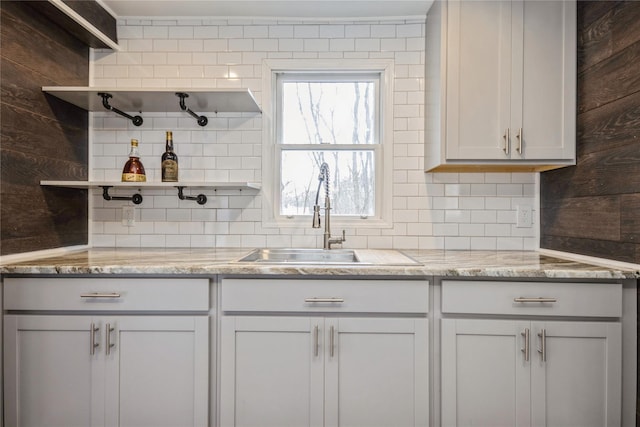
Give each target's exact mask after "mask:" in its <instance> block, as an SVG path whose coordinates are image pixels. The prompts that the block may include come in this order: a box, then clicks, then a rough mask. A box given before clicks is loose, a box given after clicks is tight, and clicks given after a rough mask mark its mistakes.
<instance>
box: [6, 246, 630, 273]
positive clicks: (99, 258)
mask: <svg viewBox="0 0 640 427" xmlns="http://www.w3.org/2000/svg"><path fill="white" fill-rule="evenodd" d="M355 251H356V253H357V255H358V257H359V258H360V259H361V260H362V261H363V264H361V265H358V264H339V265H335V264H334V265H311V264H309V265H291V264H289V265H286V264H284V265H283V264H280V265H275V264H263V263H239V262H237V260H238V259H240V258H241V257H243V256H245V255H247V254H248V253H249V252H251V249H239V248H234V249H224V248H215V249H156V248H142V249H138V248H135V249H128V248H117V249H114V248H95V249H89V250H84V251H78V252H71V253H68V254H65V255H62V256H52V257H47V258H40V259H36V260H32V261H23V262H16V263H9V264H6V265H3V266H0V273H2V274H47V275H55V274H107V275H108V274H126V275H131V274H148V275H216V274H222V275H316V276H446V277H477V278H483V277H487V278H494V277H500V278H509V277H513V278H517V277H520V278H522V277H528V278H558V279H571V278H576V279H637V278H640V271H637V270H630V269H624V268H618V267H603V266H596V265H591V264H584V263H580V262H576V261H570V260H565V259H560V258H554V257H551V256H547V255H543V254H541V253H538V252H535V251H444V250H404V251H401V252H402V253H404V254H405V255H407V256H409V257H410V258H412V259H413V260H415V261H417V263H416V264H413V265H409V264H406V263H403V260H405V261H406V258H404V257H402V256H401V255H402V254H401V253H398V251H396V250H387V249H380V250H377V249H356V250H355ZM398 263H402V265H399V264H398Z"/></svg>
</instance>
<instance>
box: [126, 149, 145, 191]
mask: <svg viewBox="0 0 640 427" xmlns="http://www.w3.org/2000/svg"><path fill="white" fill-rule="evenodd" d="M146 181H147V176H146V174H145V172H144V166H143V165H142V162H141V161H140V153H139V152H138V140H137V139H132V140H131V152H130V153H129V160H127V163H125V165H124V168H123V169H122V182H146Z"/></svg>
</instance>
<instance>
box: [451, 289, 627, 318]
mask: <svg viewBox="0 0 640 427" xmlns="http://www.w3.org/2000/svg"><path fill="white" fill-rule="evenodd" d="M442 312H443V313H469V314H515V315H535V316H581V317H620V316H622V284H620V283H558V282H507V281H505V282H502V281H500V282H498V281H487V282H484V281H458V280H445V281H443V282H442Z"/></svg>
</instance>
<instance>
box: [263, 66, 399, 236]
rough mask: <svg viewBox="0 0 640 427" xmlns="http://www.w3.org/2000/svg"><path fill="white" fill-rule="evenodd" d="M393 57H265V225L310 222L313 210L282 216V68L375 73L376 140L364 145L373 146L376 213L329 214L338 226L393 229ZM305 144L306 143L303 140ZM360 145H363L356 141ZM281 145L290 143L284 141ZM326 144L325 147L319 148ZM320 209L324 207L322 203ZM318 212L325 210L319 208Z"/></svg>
mask: <svg viewBox="0 0 640 427" xmlns="http://www.w3.org/2000/svg"><path fill="white" fill-rule="evenodd" d="M393 70H394V63H393V60H386V59H382V60H366V59H364V60H363V59H359V60H351V59H335V60H309V59H304V60H297V59H279V60H278V59H274V60H265V61H263V66H262V129H263V139H262V146H263V150H262V159H263V164H262V166H263V169H262V185H263V187H262V195H263V197H262V215H263V226H265V227H302V228H306V227H311V215H294V216H285V215H280V197H281V195H280V161H281V152H282V148H283V147H282V146H280V144H279V143H278V142H279V141H278V140H277V138H278V126H279V124H278V123H276V117H275V115H276V112H277V111H278V109H277V103H278V102H279V100H278V99H277V96H276V89H277V84H278V79H277V76H278V74H280V73H292V74H304V73H311V74H314V75H322V74H327V76H330V73H337V74H346V73H355V74H361V75H364V74H373V73H375V74H379V75H380V79H379V91H378V93H377V94H376V96H377V97H379V98H380V102H379V111H378V113H377V114H378V119H379V126H378V127H377V128H378V129H377V133H376V136H375V138H376V140H375V141H376V142H377V144H368V145H367V146H366V148H371V149H373V150H374V153H375V156H376V166H375V168H376V169H375V176H376V178H375V179H376V194H375V198H376V215H375V216H373V217H366V218H361V217H358V216H342V215H332V216H331V221H332V223H333V224H332V225H333V226H334V229H338V227H342V228H347V229H348V228H351V229H353V228H391V227H392V223H393V221H392V199H393V196H392V177H393V169H392V166H393V165H392V162H393V80H394V75H393ZM304 147H305V148H307V147H309V146H308V145H306V144H305V145H304ZM353 147H354V145H350V144H336V145H334V144H332V145H331V147H330V149H331V150H349V149H353ZM355 147H357V148H360V149H361V148H363V145H362V144H359V145H356V146H355ZM285 148H292V144H286V147H285ZM323 148H324V147H323ZM321 208H322V206H321ZM321 212H323V213H324V211H323V210H322V209H321Z"/></svg>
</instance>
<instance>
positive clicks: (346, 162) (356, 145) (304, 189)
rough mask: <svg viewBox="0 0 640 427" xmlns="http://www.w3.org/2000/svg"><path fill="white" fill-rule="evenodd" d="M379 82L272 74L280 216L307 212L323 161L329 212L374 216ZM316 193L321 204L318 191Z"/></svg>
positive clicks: (369, 77)
mask: <svg viewBox="0 0 640 427" xmlns="http://www.w3.org/2000/svg"><path fill="white" fill-rule="evenodd" d="M379 81H380V75H379V74H345V73H327V74H322V75H317V74H300V73H279V74H278V76H277V90H276V97H277V112H276V114H277V120H278V127H277V142H278V145H277V147H278V152H279V161H280V168H279V169H280V214H281V215H310V214H311V213H312V209H313V205H314V204H315V198H316V194H317V188H318V184H319V181H318V174H319V172H320V165H321V164H322V163H324V162H326V163H327V164H328V165H329V177H330V178H329V184H330V194H331V205H332V214H334V215H351V216H359V217H372V216H375V215H376V188H375V187H376V179H375V176H376V175H375V170H376V164H377V163H379V160H378V157H379V155H380V150H379V148H380V144H379V143H378V140H379V112H380V107H379ZM320 193H321V196H320V197H319V203H320V205H321V206H323V204H324V196H323V195H324V187H323V188H321V190H320Z"/></svg>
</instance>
